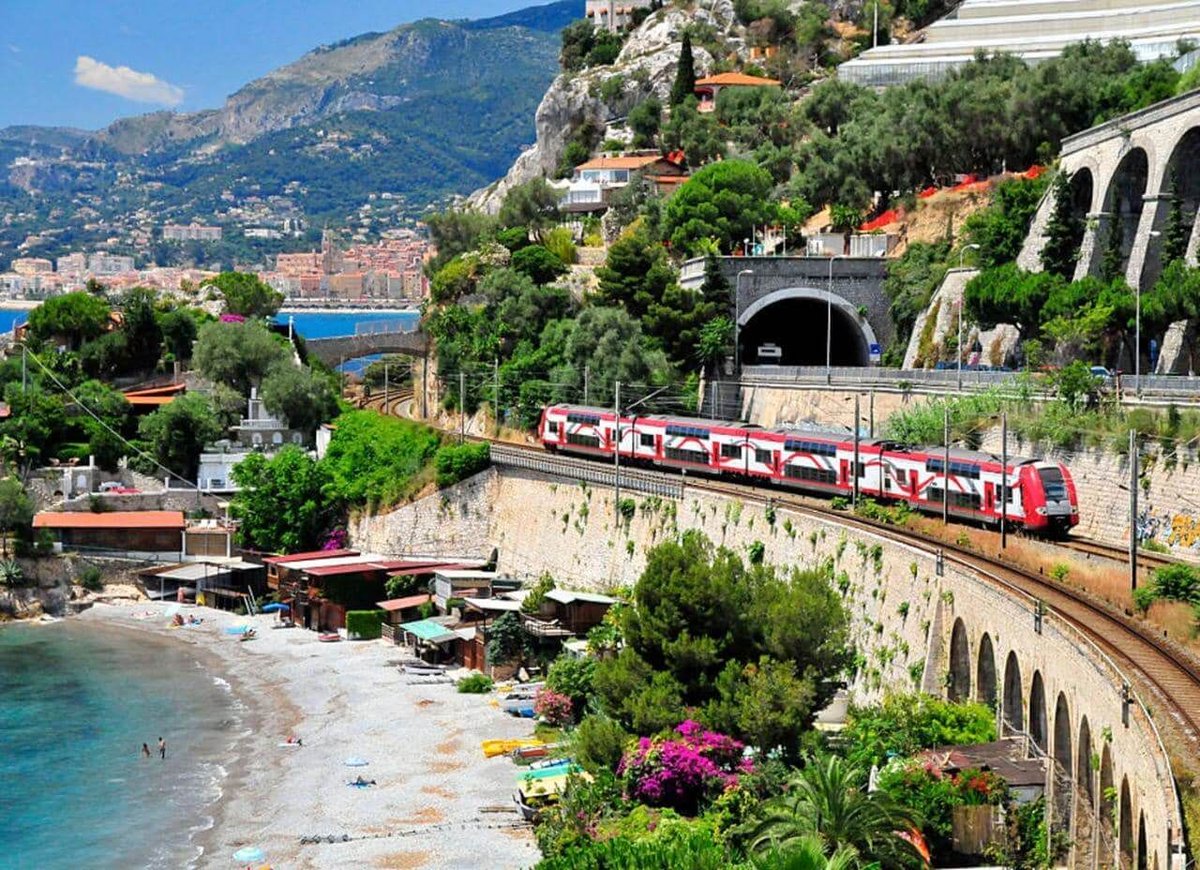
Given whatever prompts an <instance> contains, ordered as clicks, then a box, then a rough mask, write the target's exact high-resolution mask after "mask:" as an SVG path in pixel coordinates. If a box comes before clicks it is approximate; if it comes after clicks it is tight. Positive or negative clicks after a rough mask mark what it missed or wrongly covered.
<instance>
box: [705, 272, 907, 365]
mask: <svg viewBox="0 0 1200 870" xmlns="http://www.w3.org/2000/svg"><path fill="white" fill-rule="evenodd" d="M719 262H720V264H721V273H722V274H723V275H724V276H725V278H726V280H728V281H729V283H730V285H731V286H733V287H735V288H736V295H737V314H738V325H739V331H740V338H741V340H740V341H739V345H740V348H739V355H740V359H741V361H742V363H743V364H744V365H754V364H755V363H756V362H759V361H765V362H770V363H778V364H779V365H785V366H786V365H824V364H825V340H826V337H825V336H826V326H827V320H828V321H831V323H830V324H829V325H830V327H831V336H832V341H831V344H832V347H831V358H832V361H833V364H834V365H863V366H865V365H868V364H869V363H870V362H871V349H872V345H876V346H879V347H882V346H885V345H886V344H887V342H888V341H890V340H891V338H892V335H893V332H894V327H893V326H892V320H891V316H890V315H889V314H888V301H887V297H885V296H884V295H883V279H884V278H885V277H886V276H887V261H886V260H884V259H882V258H878V257H721V258H720V260H719ZM747 270H748V271H749V273H750V274H742V273H743V272H745V271H747ZM739 275H741V277H740V279H739V277H738V276H739ZM703 281H704V260H703V259H695V260H689V261H688V262H687V263H685V264H684V266H683V270H682V273H681V283H682V284H683V286H684V287H687V288H689V289H693V290H694V289H697V288H699V287H700V285H701V284H702V283H703ZM829 302H832V306H829V305H828V303H829ZM764 344H774V345H776V346H778V347H779V348H780V349H781V352H782V357H781V358H778V359H765V360H761V359H760V358H759V356H758V349H759V347H761V346H762V345H764Z"/></svg>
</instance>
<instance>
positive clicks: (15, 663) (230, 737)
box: [0, 620, 242, 868]
mask: <svg viewBox="0 0 1200 870" xmlns="http://www.w3.org/2000/svg"><path fill="white" fill-rule="evenodd" d="M0 699H3V703H0V771H3V772H4V786H3V787H2V788H0V819H2V820H3V822H2V823H0V856H3V857H0V865H2V866H4V867H16V868H26V867H29V868H34V867H37V868H43V867H64V868H65V867H146V868H178V867H184V866H187V865H188V864H189V863H190V862H191V861H193V860H195V859H196V857H197V851H198V850H197V848H196V847H195V846H194V845H192V843H191V840H192V838H193V837H194V836H195V835H196V834H197V833H198V832H199V831H202V830H205V829H207V828H209V827H211V825H212V819H211V815H210V814H211V809H212V805H213V802H214V801H215V800H216V799H217V798H218V797H219V796H220V786H221V781H222V779H223V775H224V769H223V768H222V766H221V765H222V762H225V763H228V762H229V760H230V755H231V752H232V748H233V746H234V745H235V743H236V742H237V740H238V737H239V735H240V732H241V728H242V725H241V724H240V721H239V710H238V708H237V705H236V702H235V701H234V699H233V698H232V697H231V695H230V693H229V690H228V685H227V684H224V683H223V681H220V680H217V679H214V677H213V676H212V675H211V674H209V673H208V672H206V671H205V670H204V669H203V668H202V667H201V665H200V663H199V662H198V661H197V660H196V659H195V657H194V656H192V655H190V654H189V651H188V650H187V648H184V647H181V646H180V645H178V644H175V643H172V642H171V641H169V640H166V639H162V638H154V637H146V636H144V635H142V634H140V633H136V632H131V631H127V630H121V629H117V628H111V627H108V626H102V625H97V624H95V623H90V624H82V623H77V622H71V621H69V620H68V621H64V622H59V623H54V624H52V625H16V626H11V627H5V628H4V629H2V630H0ZM160 735H161V736H162V737H165V738H166V740H167V758H166V760H165V761H162V760H160V759H159V757H158V753H157V741H158V738H159V736H160ZM143 742H145V743H148V744H150V747H151V749H152V751H153V752H154V754H153V756H152V757H151V758H149V759H145V758H143V757H142V756H141V746H142V743H143ZM207 857H208V858H212V857H213V856H207Z"/></svg>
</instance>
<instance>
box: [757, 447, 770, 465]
mask: <svg viewBox="0 0 1200 870" xmlns="http://www.w3.org/2000/svg"><path fill="white" fill-rule="evenodd" d="M754 461H755V462H761V463H762V464H763V465H774V464H775V454H774V452H772V451H770V450H763V449H762V448H761V447H756V448H754Z"/></svg>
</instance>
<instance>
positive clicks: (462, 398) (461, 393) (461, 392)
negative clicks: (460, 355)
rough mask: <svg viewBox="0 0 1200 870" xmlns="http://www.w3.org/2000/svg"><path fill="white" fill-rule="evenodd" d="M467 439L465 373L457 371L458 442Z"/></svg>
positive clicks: (460, 442)
mask: <svg viewBox="0 0 1200 870" xmlns="http://www.w3.org/2000/svg"><path fill="white" fill-rule="evenodd" d="M466 440H467V375H466V372H459V373H458V443H459V444H462V443H463V442H464V441H466Z"/></svg>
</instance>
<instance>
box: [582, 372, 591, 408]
mask: <svg viewBox="0 0 1200 870" xmlns="http://www.w3.org/2000/svg"><path fill="white" fill-rule="evenodd" d="M591 373H592V367H591V366H584V367H583V404H585V405H586V404H587V403H588V377H589V376H590V375H591Z"/></svg>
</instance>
